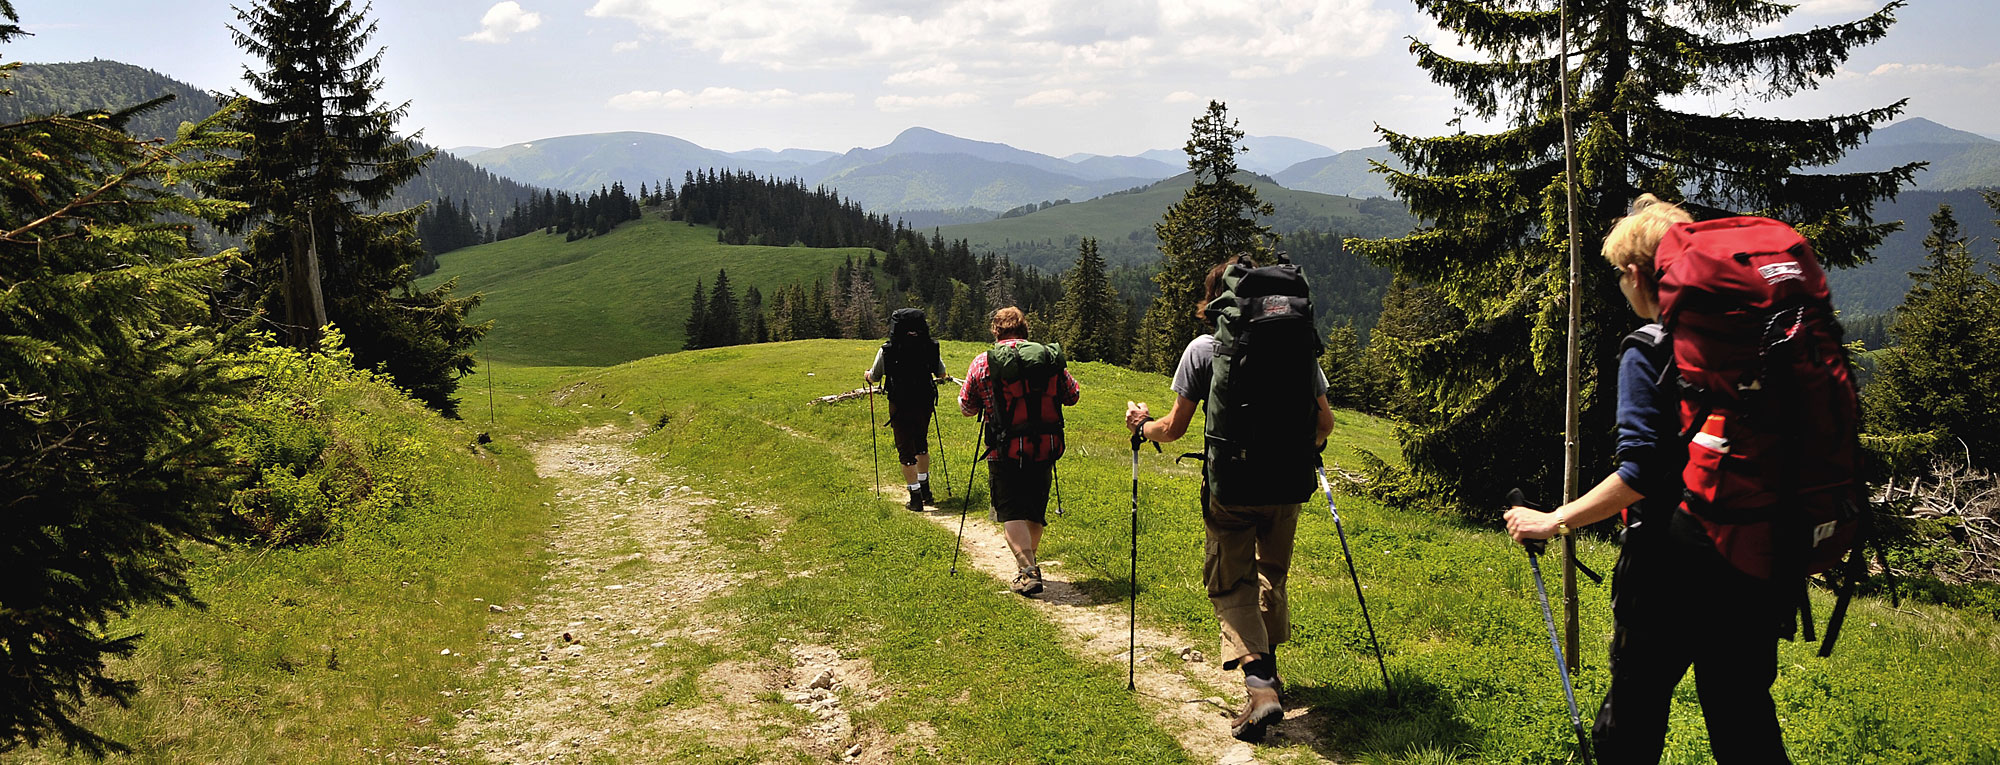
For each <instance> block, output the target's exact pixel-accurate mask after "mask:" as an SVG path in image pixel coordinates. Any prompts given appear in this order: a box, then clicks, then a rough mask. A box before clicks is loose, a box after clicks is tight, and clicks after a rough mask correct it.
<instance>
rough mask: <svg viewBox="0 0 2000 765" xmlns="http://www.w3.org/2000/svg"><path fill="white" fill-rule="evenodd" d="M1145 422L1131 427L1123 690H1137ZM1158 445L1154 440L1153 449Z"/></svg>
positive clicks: (1157, 447) (1155, 449)
mask: <svg viewBox="0 0 2000 765" xmlns="http://www.w3.org/2000/svg"><path fill="white" fill-rule="evenodd" d="M1144 428H1145V426H1144V425H1141V426H1140V427H1139V428H1135V429H1133V430H1132V594H1131V597H1130V598H1128V599H1127V601H1126V604H1125V690H1128V691H1130V690H1136V689H1137V688H1138V686H1137V684H1135V683H1134V682H1133V678H1135V677H1137V676H1138V665H1139V445H1140V444H1143V443H1145V442H1146V436H1145V435H1144V434H1143V433H1142V431H1143V429H1144ZM1159 450H1160V445H1159V444H1158V443H1155V444H1153V451H1156V452H1157V451H1159Z"/></svg>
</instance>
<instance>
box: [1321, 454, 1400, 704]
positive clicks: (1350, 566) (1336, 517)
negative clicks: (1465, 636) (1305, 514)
mask: <svg viewBox="0 0 2000 765" xmlns="http://www.w3.org/2000/svg"><path fill="white" fill-rule="evenodd" d="M1317 467H1318V469H1319V488H1320V491H1323V492H1326V511H1327V512H1328V513H1331V514H1332V515H1333V533H1335V534H1338V535H1340V555H1341V557H1343V558H1346V559H1347V577H1348V578H1349V579H1353V580H1354V599H1355V600H1356V601H1358V602H1359V603H1360V604H1361V622H1362V623H1363V624H1366V625H1368V642H1369V644H1370V645H1373V646H1375V667H1376V668H1377V669H1380V670H1382V689H1383V690H1386V691H1388V692H1389V705H1390V706H1395V704H1396V688H1395V686H1392V685H1390V684H1389V665H1388V664H1387V663H1386V662H1385V661H1384V660H1383V659H1382V643H1381V642H1380V641H1378V640H1376V639H1375V620H1373V619H1370V618H1369V617H1368V598H1367V596H1364V595H1362V594H1361V575H1360V574H1357V573H1355V572H1354V553H1353V552H1352V551H1350V550H1348V548H1347V532H1346V531H1345V530H1344V529H1342V528H1341V526H1340V508H1338V507H1336V506H1334V504H1333V486H1332V485H1330V484H1328V483H1327V482H1326V465H1324V464H1321V465H1318V466H1317Z"/></svg>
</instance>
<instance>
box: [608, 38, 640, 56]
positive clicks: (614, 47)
mask: <svg viewBox="0 0 2000 765" xmlns="http://www.w3.org/2000/svg"><path fill="white" fill-rule="evenodd" d="M638 49H639V41H638V40H626V41H624V42H616V43H612V44H611V52H612V53H624V52H626V51H633V50H638Z"/></svg>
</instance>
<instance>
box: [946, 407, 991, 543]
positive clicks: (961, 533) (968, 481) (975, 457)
mask: <svg viewBox="0 0 2000 765" xmlns="http://www.w3.org/2000/svg"><path fill="white" fill-rule="evenodd" d="M976 421H977V422H979V423H980V427H979V435H977V436H973V438H972V467H971V468H969V469H967V470H966V471H965V500H964V501H962V502H960V503H958V542H957V543H956V544H954V545H953V546H952V548H951V573H953V574H956V573H958V551H959V549H960V548H962V547H964V546H965V515H966V513H969V512H971V511H972V478H973V476H976V475H979V463H981V462H985V460H982V459H980V457H982V456H985V455H984V454H982V453H981V447H983V446H985V445H986V427H985V421H986V418H985V417H983V416H982V417H980V418H979V419H978V420H976Z"/></svg>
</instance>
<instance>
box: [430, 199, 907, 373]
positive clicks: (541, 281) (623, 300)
mask: <svg viewBox="0 0 2000 765" xmlns="http://www.w3.org/2000/svg"><path fill="white" fill-rule="evenodd" d="M868 252H869V250H868V249H867V248H845V249H811V248H806V247H759V246H732V245H724V244H719V243H717V242H716V241H715V229H714V228H711V227H708V226H689V225H687V224H684V223H673V222H669V221H665V220H661V219H659V218H657V217H652V216H648V217H647V218H645V219H643V220H640V221H637V222H633V223H628V224H625V225H623V226H619V227H618V228H617V229H616V230H614V231H612V232H611V233H609V234H606V235H604V236H600V237H595V238H591V239H579V240H577V241H574V242H565V241H563V237H561V236H557V235H554V234H546V233H543V234H529V235H527V236H523V237H518V238H515V239H508V240H506V241H501V242H495V243H493V244H488V245H481V246H479V247H471V248H467V249H463V250H458V251H456V252H451V253H447V254H445V255H444V256H442V257H440V258H439V259H438V262H439V268H438V271H437V273H435V274H431V275H430V276H427V277H424V278H423V279H421V280H419V281H418V284H419V285H420V286H423V287H430V286H432V285H435V284H437V283H439V282H442V281H444V280H446V279H450V278H453V277H456V278H458V285H459V289H460V290H461V291H462V292H467V293H471V292H477V293H482V294H484V295H485V296H486V300H485V302H484V303H482V304H481V305H480V307H479V309H478V311H476V312H475V313H474V314H473V316H472V318H473V319H474V320H485V319H491V320H493V323H494V324H493V331H492V333H491V334H489V335H487V337H486V341H485V343H484V344H483V346H482V347H483V351H482V352H484V353H488V354H491V358H492V360H494V361H502V362H507V363H514V364H526V365H550V366H609V365H612V364H618V363H621V362H626V361H631V360H633V359H641V358H645V357H647V356H653V355H657V354H662V353H671V352H674V351H678V350H680V349H681V344H682V340H683V334H684V329H685V325H686V323H687V318H688V303H689V297H690V296H691V295H692V294H693V292H694V284H695V281H696V280H697V279H699V280H701V282H702V284H703V285H704V286H707V285H709V284H710V283H711V282H713V281H714V279H715V272H716V269H719V268H722V269H728V271H729V281H730V283H731V284H732V285H733V286H734V287H735V290H736V294H737V297H738V298H739V299H741V297H742V296H743V294H744V293H745V292H746V291H747V290H748V289H749V288H750V287H752V286H755V287H757V288H758V289H759V290H761V291H763V292H764V293H765V294H766V295H769V294H771V293H772V292H773V291H774V290H775V288H777V287H780V286H784V285H788V284H810V283H811V282H812V281H813V280H814V279H824V278H828V276H829V275H830V274H831V273H832V271H833V269H834V267H835V266H838V265H840V264H841V263H842V262H844V261H845V260H846V259H847V258H849V257H854V258H857V259H860V258H865V257H867V255H868Z"/></svg>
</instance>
